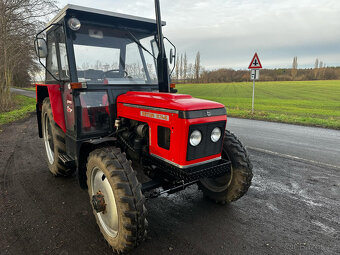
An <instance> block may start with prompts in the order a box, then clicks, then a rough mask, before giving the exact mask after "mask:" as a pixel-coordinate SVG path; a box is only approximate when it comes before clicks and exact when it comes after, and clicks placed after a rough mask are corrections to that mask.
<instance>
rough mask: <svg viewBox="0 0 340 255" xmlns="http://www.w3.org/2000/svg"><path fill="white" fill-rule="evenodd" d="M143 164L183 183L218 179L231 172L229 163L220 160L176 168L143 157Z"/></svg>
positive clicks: (154, 158) (152, 158) (153, 158)
mask: <svg viewBox="0 0 340 255" xmlns="http://www.w3.org/2000/svg"><path fill="white" fill-rule="evenodd" d="M143 160H144V163H147V164H150V165H155V166H157V167H158V168H159V170H160V171H161V172H162V174H163V175H165V177H166V178H168V179H169V178H170V179H174V180H184V181H185V182H191V181H197V180H200V179H203V178H212V177H218V176H221V175H223V174H227V173H229V172H230V170H231V162H230V161H227V160H224V159H220V160H216V161H213V162H210V163H206V164H203V165H200V166H193V167H189V168H184V169H182V168H178V167H176V166H174V165H171V164H169V163H167V162H164V161H162V160H160V159H158V158H156V157H152V156H150V157H144V158H143Z"/></svg>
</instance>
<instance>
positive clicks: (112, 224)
mask: <svg viewBox="0 0 340 255" xmlns="http://www.w3.org/2000/svg"><path fill="white" fill-rule="evenodd" d="M91 187H92V189H91V197H92V196H94V195H96V194H97V193H98V192H101V193H102V194H103V195H104V200H105V204H106V208H105V211H104V212H99V213H96V215H97V217H98V220H99V223H100V225H101V226H102V228H103V229H104V231H105V233H106V234H107V235H109V236H110V237H116V236H117V233H118V223H119V221H118V209H117V205H116V200H115V196H114V194H113V190H112V187H111V184H110V183H109V181H108V179H107V178H106V176H105V174H104V173H103V171H101V170H100V169H99V168H98V167H95V168H93V169H92V174H91Z"/></svg>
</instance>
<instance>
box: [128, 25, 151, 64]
mask: <svg viewBox="0 0 340 255" xmlns="http://www.w3.org/2000/svg"><path fill="white" fill-rule="evenodd" d="M125 30H126V31H127V32H128V33H129V35H130V36H131V39H132V40H133V41H134V42H135V43H136V44H137V45H138V46H139V47H140V48H142V49H143V50H145V51H146V52H147V53H149V54H150V55H151V56H152V57H153V58H154V59H156V58H155V56H154V55H153V54H152V53H151V52H150V51H149V50H148V49H147V48H145V47H144V46H143V44H141V43H140V41H139V40H138V39H137V38H136V37H135V36H134V35H133V34H132V33H131V32H130V31H129V30H128V29H127V28H125Z"/></svg>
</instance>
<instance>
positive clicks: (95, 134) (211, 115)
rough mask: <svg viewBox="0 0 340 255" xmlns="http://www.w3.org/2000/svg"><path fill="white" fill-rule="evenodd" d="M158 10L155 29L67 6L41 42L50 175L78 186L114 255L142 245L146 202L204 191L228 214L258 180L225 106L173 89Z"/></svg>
mask: <svg viewBox="0 0 340 255" xmlns="http://www.w3.org/2000/svg"><path fill="white" fill-rule="evenodd" d="M155 9H156V20H151V19H146V18H141V17H135V16H130V15H124V14H119V13H114V12H108V11H102V10H97V9H91V8H86V7H81V6H75V5H67V6H66V7H65V8H64V9H62V10H61V12H60V13H59V14H58V15H57V16H56V17H55V18H54V19H53V20H52V21H51V22H50V23H49V24H48V25H47V26H46V28H45V29H44V30H42V31H41V32H40V33H38V34H37V36H36V39H35V49H36V53H37V56H38V58H39V62H40V63H41V64H42V66H43V67H44V68H45V71H46V75H45V82H44V84H36V93H37V104H36V107H37V108H36V111H37V120H38V129H39V136H40V137H41V138H43V141H44V146H45V149H46V155H47V164H48V167H49V170H50V172H51V173H52V174H53V175H55V176H69V175H73V174H75V175H76V176H77V178H78V180H79V184H80V186H81V187H82V188H84V189H87V190H88V193H89V196H90V200H91V204H92V208H93V213H94V216H95V217H96V220H97V223H98V226H99V228H100V231H101V232H102V234H103V236H104V238H105V239H106V241H107V242H108V243H109V244H110V245H111V246H112V248H113V249H114V251H116V252H117V253H122V252H126V251H128V250H130V249H132V248H133V247H135V246H136V245H137V244H139V243H140V242H141V241H142V240H143V239H144V238H145V234H146V227H147V221H146V218H145V217H146V209H145V206H144V202H145V197H147V198H155V197H158V196H160V195H161V194H164V193H168V194H169V193H174V192H177V191H180V190H183V189H184V188H186V187H188V186H190V185H198V186H199V188H200V190H202V191H203V193H204V195H205V196H206V197H208V198H210V199H212V200H214V201H215V202H218V203H221V204H224V203H229V202H232V201H235V200H237V199H239V198H240V197H242V196H243V195H244V194H245V193H246V192H247V190H248V188H249V186H250V183H251V179H252V165H251V163H250V160H249V157H248V154H247V151H246V149H245V147H244V146H243V145H242V144H241V142H240V141H239V140H238V139H237V138H236V136H235V135H233V134H232V133H230V132H229V131H226V130H225V128H226V124H227V113H226V108H225V106H224V105H223V104H220V103H217V102H212V101H208V100H203V99H198V98H193V97H192V96H190V95H181V94H176V93H174V92H176V91H175V90H173V89H172V88H171V86H170V73H171V72H170V65H171V64H172V63H175V61H174V60H175V55H176V53H175V52H176V48H175V47H174V46H173V47H172V49H171V50H170V54H169V60H168V58H167V57H166V54H165V47H164V41H165V40H167V39H166V38H165V37H163V33H162V26H164V25H165V22H162V21H161V14H160V5H159V0H155ZM167 41H168V40H167ZM168 42H169V43H170V45H171V42H170V41H168ZM44 60H45V61H44ZM173 68H174V67H173ZM172 70H173V69H172ZM132 163H133V164H132ZM133 168H135V170H136V171H135V170H134V169H133ZM137 173H138V174H137ZM137 176H138V177H137ZM140 177H142V178H140ZM141 180H143V181H141Z"/></svg>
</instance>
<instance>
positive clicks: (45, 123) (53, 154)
mask: <svg viewBox="0 0 340 255" xmlns="http://www.w3.org/2000/svg"><path fill="white" fill-rule="evenodd" d="M41 116H42V131H43V132H42V133H43V138H44V145H45V150H46V154H47V164H48V168H49V169H50V172H51V173H52V174H53V175H55V176H69V175H71V174H72V173H73V172H74V171H73V169H70V168H67V167H65V166H64V165H63V163H62V162H61V160H60V159H59V155H60V154H65V152H66V145H65V133H64V132H63V130H61V128H60V127H59V126H58V125H57V124H56V123H55V122H54V119H53V114H52V107H51V102H50V99H49V98H48V97H47V98H45V99H44V102H43V106H42V112H41Z"/></svg>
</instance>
